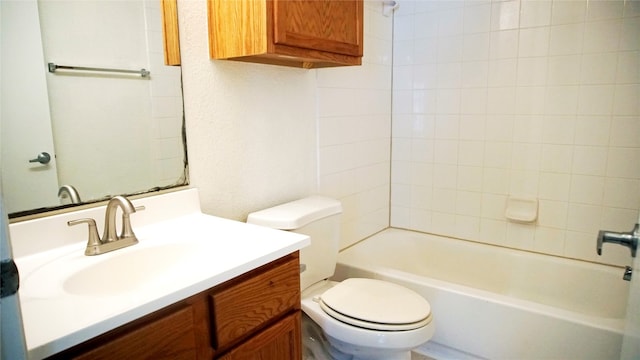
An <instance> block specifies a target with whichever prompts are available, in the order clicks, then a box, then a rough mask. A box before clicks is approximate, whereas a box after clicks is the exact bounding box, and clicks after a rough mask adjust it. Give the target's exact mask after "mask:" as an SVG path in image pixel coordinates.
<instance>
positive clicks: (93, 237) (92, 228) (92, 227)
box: [67, 218, 102, 251]
mask: <svg viewBox="0 0 640 360" xmlns="http://www.w3.org/2000/svg"><path fill="white" fill-rule="evenodd" d="M78 224H87V225H89V239H88V240H87V251H89V249H92V248H93V247H94V246H99V245H100V244H102V242H101V241H100V235H99V234H98V227H97V226H96V221H95V220H93V219H91V218H84V219H77V220H71V221H68V222H67V225H68V226H74V225H78Z"/></svg>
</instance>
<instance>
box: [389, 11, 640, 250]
mask: <svg viewBox="0 0 640 360" xmlns="http://www.w3.org/2000/svg"><path fill="white" fill-rule="evenodd" d="M460 4H461V3H460V2H454V3H449V2H443V3H440V2H437V3H436V2H415V3H412V6H411V7H410V8H411V9H412V10H411V11H413V10H415V9H416V8H418V7H419V8H420V9H421V10H420V11H423V12H424V19H426V18H427V17H429V18H430V19H436V18H437V19H438V20H437V25H438V31H439V32H440V33H438V34H434V30H433V24H434V22H431V23H430V24H425V25H423V26H425V28H426V27H430V29H431V30H425V31H424V33H426V34H429V35H428V37H427V36H425V35H423V34H416V35H415V37H414V39H416V40H414V45H413V49H401V50H402V51H401V54H411V56H414V57H415V54H420V59H421V61H422V63H417V62H416V61H415V59H410V58H409V57H407V58H406V59H409V60H408V62H407V63H406V64H411V65H412V69H411V73H412V74H413V77H414V80H413V84H412V85H411V86H413V89H414V90H411V91H412V92H413V93H414V96H413V97H412V98H411V99H408V98H406V97H405V98H403V96H406V95H403V94H402V93H400V94H399V95H403V96H398V100H397V101H396V100H394V112H395V114H396V115H394V116H395V117H396V118H397V120H396V119H395V118H394V122H395V121H398V122H399V123H398V124H394V134H400V135H402V136H405V137H411V138H414V139H425V140H426V139H429V141H423V140H420V142H415V140H414V142H413V153H412V154H411V156H410V158H409V159H407V160H402V161H404V162H403V163H401V164H402V166H399V167H398V168H397V169H398V170H397V174H396V175H394V179H397V180H396V181H398V182H409V183H411V184H413V185H412V187H411V188H410V189H409V190H407V191H405V192H404V193H405V194H407V195H405V196H407V197H411V196H414V197H417V198H423V199H427V198H429V197H431V199H432V200H433V201H434V203H435V208H434V209H428V208H425V205H424V202H422V201H419V200H414V201H413V203H411V204H410V205H407V206H409V207H411V210H409V211H407V210H406V208H405V207H395V208H394V209H393V210H392V213H393V212H394V211H397V212H398V213H401V214H403V215H406V216H409V217H410V218H409V219H408V220H407V219H403V220H395V221H396V222H397V223H402V224H406V223H407V222H409V223H410V224H411V225H410V226H411V227H412V228H414V229H418V230H423V231H430V232H435V233H439V234H445V235H450V236H456V237H462V238H467V239H470V240H478V241H483V242H487V243H491V244H496V245H503V246H511V247H516V248H521V249H527V250H533V251H540V252H545V253H549V254H554V255H561V256H569V257H577V258H580V259H585V260H589V261H599V262H605V263H619V261H622V260H623V255H624V254H621V252H618V251H611V252H610V253H609V254H608V255H607V256H604V257H597V256H595V252H594V251H593V241H594V232H597V230H598V229H599V228H601V227H602V226H612V227H613V228H616V227H618V228H621V229H623V228H626V227H628V224H626V223H631V222H633V221H635V219H634V216H635V217H637V211H638V208H639V207H640V205H638V204H640V150H639V148H640V121H638V115H639V114H640V102H639V101H638V100H637V99H638V98H640V95H639V94H640V85H639V82H640V78H639V77H638V73H639V71H640V70H639V68H640V66H639V65H640V63H639V62H638V58H639V57H640V55H639V54H640V40H639V39H640V37H639V35H640V20H639V19H640V16H639V14H640V10H639V9H636V7H634V6H631V5H629V4H628V3H627V2H623V1H615V2H603V1H595V2H594V1H587V0H553V1H538V0H507V1H491V2H489V1H486V2H474V1H468V2H465V3H464V6H461V5H460ZM489 8H490V10H489ZM639 8H640V7H639ZM461 11H462V12H461ZM427 14H428V15H427ZM461 14H462V15H461ZM487 14H489V17H487ZM398 19H399V18H396V20H398ZM445 21H451V22H450V23H447V24H445V23H444V22H445ZM487 25H488V28H487ZM404 26H405V27H410V26H411V25H410V24H409V25H404ZM405 35H406V34H403V37H404V36H405ZM407 40H409V36H408V35H407ZM401 46H403V45H402V44H401ZM404 61H405V60H404V59H401V60H400V64H404ZM397 65H398V64H396V66H397ZM397 74H398V76H399V79H398V82H397V84H398V86H396V87H395V89H396V92H395V93H394V94H397V93H398V89H400V88H401V87H402V88H408V87H409V86H410V85H409V80H408V79H407V77H410V76H411V75H409V71H407V70H406V69H403V70H402V71H398V73H397ZM427 91H428V92H427ZM416 104H417V106H416ZM399 109H402V110H401V111H403V112H404V113H405V114H409V113H411V111H416V112H417V113H416V114H420V116H424V117H422V118H420V119H421V120H427V122H425V123H422V121H421V120H417V119H416V118H412V117H406V116H399V115H398V113H400V114H402V112H401V111H399ZM413 116H416V115H413ZM411 121H413V126H410V125H409V123H410V122H411ZM429 136H431V137H429ZM396 140H398V141H400V140H401V139H394V149H395V148H402V146H401V145H402V143H401V145H396V144H395V142H396ZM405 143H406V141H405ZM417 145H420V146H417ZM404 156H406V154H405V155H404ZM399 157H400V156H396V155H394V161H399V159H397V158H399ZM407 162H408V163H407ZM408 169H410V170H408ZM408 172H410V174H408ZM407 176H408V177H409V178H407ZM430 190H431V191H430ZM454 194H455V207H454V208H452V204H451V202H452V201H453V200H452V199H453V198H454ZM509 194H517V195H528V196H534V197H537V198H538V199H539V201H540V202H539V218H538V221H537V223H536V224H531V225H522V224H514V223H509V222H506V221H505V218H504V206H505V201H506V197H507V196H508V195H509ZM634 214H635V215H634ZM397 218H398V217H397V216H395V215H394V214H392V219H397ZM623 220H624V221H625V222H623ZM625 224H626V225H625ZM627 256H628V254H627Z"/></svg>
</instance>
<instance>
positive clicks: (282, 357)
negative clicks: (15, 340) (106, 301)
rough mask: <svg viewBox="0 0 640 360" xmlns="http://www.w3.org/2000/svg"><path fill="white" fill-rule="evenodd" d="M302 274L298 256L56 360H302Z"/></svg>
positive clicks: (219, 286)
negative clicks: (300, 273)
mask: <svg viewBox="0 0 640 360" xmlns="http://www.w3.org/2000/svg"><path fill="white" fill-rule="evenodd" d="M299 271H300V263H299V260H298V253H297V252H296V253H294V254H291V255H288V256H285V257H283V258H281V259H279V260H276V261H274V262H272V263H269V264H267V265H264V266H262V267H260V268H258V269H256V270H253V271H250V272H248V273H246V274H244V275H241V276H239V277H237V278H235V279H232V280H229V281H227V282H225V283H223V284H220V285H218V286H216V287H214V288H212V289H209V290H207V291H204V292H202V293H199V294H197V295H194V296H192V297H189V298H187V299H185V300H183V301H179V302H177V303H175V304H173V305H170V306H168V307H166V308H164V309H161V310H158V311H156V312H154V313H152V314H150V315H147V316H145V317H143V318H141V319H138V320H135V321H133V322H131V323H128V324H126V325H123V326H121V327H119V328H117V329H115V330H112V331H110V332H108V333H106V334H104V335H101V336H98V337H97V338H94V339H91V340H89V341H87V342H84V343H82V344H80V345H77V346H75V347H73V348H71V349H69V350H66V351H64V352H62V353H59V354H56V355H54V356H52V357H51V359H82V360H84V359H86V360H99V359H154V360H159V359H166V360H176V359H185V360H187V359H188V360H194V359H207V360H209V359H224V360H235V359H278V360H299V359H301V358H302V343H301V341H302V335H301V334H302V333H301V315H300V314H301V313H300V275H299Z"/></svg>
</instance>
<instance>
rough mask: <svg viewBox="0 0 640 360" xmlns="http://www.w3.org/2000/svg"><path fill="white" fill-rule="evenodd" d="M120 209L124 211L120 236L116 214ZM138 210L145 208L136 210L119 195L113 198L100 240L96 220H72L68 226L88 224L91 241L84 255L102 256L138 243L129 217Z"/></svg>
mask: <svg viewBox="0 0 640 360" xmlns="http://www.w3.org/2000/svg"><path fill="white" fill-rule="evenodd" d="M118 208H120V209H122V231H121V232H120V234H118V231H117V229H116V213H117V212H118ZM136 210H144V207H142V206H141V207H137V208H136V207H135V206H133V204H132V203H131V201H129V199H127V198H126V197H124V196H120V195H118V196H114V197H113V198H111V200H109V202H108V203H107V209H106V210H105V217H104V233H103V235H102V239H100V235H98V229H97V226H96V221H95V220H94V219H90V218H85V219H78V220H71V221H69V222H67V225H69V226H73V225H77V224H85V223H86V224H88V225H89V240H88V241H87V248H86V249H85V252H84V254H85V255H89V256H91V255H100V254H104V253H106V252H109V251H113V250H117V249H121V248H123V247H127V246H131V245H135V244H137V243H138V238H136V235H135V234H134V232H133V228H132V227H131V220H130V219H129V216H130V215H131V214H132V213H134V212H136Z"/></svg>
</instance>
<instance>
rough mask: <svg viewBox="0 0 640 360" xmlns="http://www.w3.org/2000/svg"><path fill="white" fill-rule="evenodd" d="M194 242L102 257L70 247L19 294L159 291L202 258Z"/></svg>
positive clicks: (131, 249) (29, 278) (31, 276)
mask: <svg viewBox="0 0 640 360" xmlns="http://www.w3.org/2000/svg"><path fill="white" fill-rule="evenodd" d="M202 250H203V248H202V246H198V245H197V243H194V242H170V241H166V242H165V241H163V242H159V243H153V242H150V241H146V242H143V241H141V242H140V243H139V244H136V245H134V246H131V247H127V248H124V249H119V250H115V251H112V252H109V253H107V254H103V255H96V256H85V255H84V247H83V248H79V247H75V248H70V249H68V250H66V251H65V252H63V253H61V254H60V255H59V256H56V257H55V258H54V259H52V260H51V261H49V262H47V263H46V264H44V265H42V266H40V267H39V268H37V269H34V271H32V272H30V273H29V274H26V276H25V279H24V281H23V285H24V286H23V287H22V289H21V291H22V292H23V293H24V294H25V295H26V296H34V297H37V298H43V297H45V298H46V297H50V296H54V295H55V294H67V295H72V296H91V297H110V296H121V295H127V296H128V295H129V294H132V293H133V292H139V291H152V290H153V289H161V288H162V287H163V286H166V284H168V283H171V282H173V280H175V279H178V278H179V276H181V274H183V273H184V272H185V271H189V270H188V269H189V268H190V267H189V264H191V263H192V262H193V261H196V260H198V259H199V258H201V255H202V254H203V251H202Z"/></svg>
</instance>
